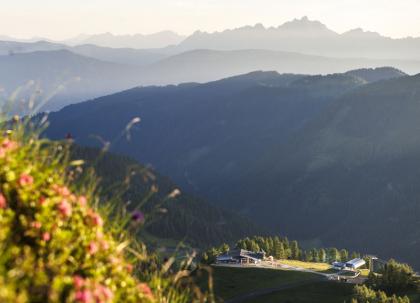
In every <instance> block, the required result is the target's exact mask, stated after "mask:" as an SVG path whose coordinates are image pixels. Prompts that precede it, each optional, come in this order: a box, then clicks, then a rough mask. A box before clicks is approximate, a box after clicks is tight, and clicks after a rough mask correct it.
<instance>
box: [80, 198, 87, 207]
mask: <svg viewBox="0 0 420 303" xmlns="http://www.w3.org/2000/svg"><path fill="white" fill-rule="evenodd" d="M78 200H79V205H80V206H81V207H85V206H86V204H87V199H86V197H85V196H80V197H79V199H78Z"/></svg>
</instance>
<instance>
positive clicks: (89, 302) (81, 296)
mask: <svg viewBox="0 0 420 303" xmlns="http://www.w3.org/2000/svg"><path fill="white" fill-rule="evenodd" d="M74 298H75V299H76V301H78V302H82V303H93V302H94V300H93V296H92V293H91V292H90V291H89V290H79V291H77V292H76V295H75V296H74Z"/></svg>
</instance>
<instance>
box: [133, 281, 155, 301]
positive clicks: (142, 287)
mask: <svg viewBox="0 0 420 303" xmlns="http://www.w3.org/2000/svg"><path fill="white" fill-rule="evenodd" d="M137 288H138V289H139V290H140V292H142V293H143V294H144V295H145V296H147V297H150V298H153V292H152V290H151V289H150V287H149V285H147V284H146V283H139V284H138V285H137Z"/></svg>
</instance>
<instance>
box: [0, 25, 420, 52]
mask: <svg viewBox="0 0 420 303" xmlns="http://www.w3.org/2000/svg"><path fill="white" fill-rule="evenodd" d="M0 40H6V41H15V42H37V41H49V42H54V41H51V40H48V39H43V38H32V39H26V40H24V39H14V38H11V37H7V36H0ZM54 43H55V44H64V45H67V46H75V45H83V44H93V45H96V46H102V47H111V48H134V49H149V51H151V52H158V53H165V54H167V55H174V54H179V53H182V52H185V51H191V50H197V49H211V50H219V51H220V50H248V49H259V50H272V51H283V52H297V53H302V54H308V55H317V56H324V57H339V58H370V59H398V60H420V55H419V52H418V50H419V49H420V37H406V38H399V39H393V38H390V37H386V36H383V35H381V34H380V33H376V32H370V31H365V30H363V29H361V28H355V29H352V30H349V31H347V32H345V33H342V34H340V33H337V32H335V31H333V30H331V29H329V28H328V27H327V26H326V25H325V24H323V23H321V22H320V21H315V20H310V19H309V18H308V17H303V18H301V19H294V20H292V21H289V22H286V23H284V24H282V25H280V26H278V27H268V28H267V27H264V26H263V25H262V24H256V25H255V26H243V27H239V28H236V29H227V30H224V31H221V32H213V33H207V32H201V31H196V32H195V33H193V34H192V35H190V36H188V37H186V36H182V35H179V34H177V33H174V32H172V31H162V32H158V33H155V34H150V35H143V34H134V35H114V34H111V33H103V34H97V35H86V34H83V35H79V36H77V37H74V38H72V39H68V40H64V41H55V42H54Z"/></svg>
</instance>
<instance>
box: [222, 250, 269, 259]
mask: <svg viewBox="0 0 420 303" xmlns="http://www.w3.org/2000/svg"><path fill="white" fill-rule="evenodd" d="M264 255H265V253H264V252H252V251H248V250H245V249H234V250H231V251H229V252H228V253H226V254H223V255H220V256H218V257H217V258H219V259H230V258H249V259H253V260H262V259H264Z"/></svg>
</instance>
